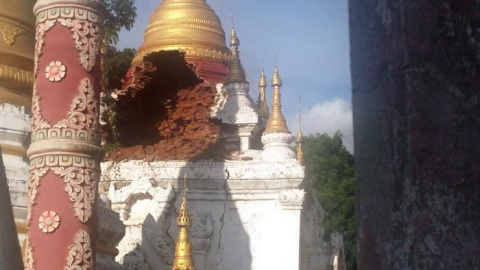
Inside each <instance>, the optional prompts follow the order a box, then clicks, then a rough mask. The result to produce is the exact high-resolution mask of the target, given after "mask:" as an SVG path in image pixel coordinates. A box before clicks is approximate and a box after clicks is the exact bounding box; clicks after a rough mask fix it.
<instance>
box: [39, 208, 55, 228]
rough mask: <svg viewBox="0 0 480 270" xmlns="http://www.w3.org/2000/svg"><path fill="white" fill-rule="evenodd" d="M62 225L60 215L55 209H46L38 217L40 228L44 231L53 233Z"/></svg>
mask: <svg viewBox="0 0 480 270" xmlns="http://www.w3.org/2000/svg"><path fill="white" fill-rule="evenodd" d="M58 226H60V216H58V214H57V213H56V212H54V211H45V212H43V213H42V215H40V217H39V218H38V228H39V229H40V230H42V232H44V233H52V232H54V231H55V230H56V229H58Z"/></svg>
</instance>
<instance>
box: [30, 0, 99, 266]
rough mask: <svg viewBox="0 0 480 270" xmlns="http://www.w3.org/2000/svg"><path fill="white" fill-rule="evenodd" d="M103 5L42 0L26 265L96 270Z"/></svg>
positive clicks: (89, 1)
mask: <svg viewBox="0 0 480 270" xmlns="http://www.w3.org/2000/svg"><path fill="white" fill-rule="evenodd" d="M101 10H102V9H101V4H100V3H99V1H94V0H76V1H75V0H39V1H37V4H36V5H35V8H34V13H35V15H36V17H37V22H36V45H35V80H36V82H35V85H34V89H33V102H32V144H31V146H30V148H29V149H28V152H27V155H28V157H29V158H30V178H29V191H28V199H29V209H28V210H29V211H28V217H27V219H28V224H29V227H30V231H29V236H28V244H27V248H26V251H25V269H36V270H51V269H65V270H69V269H94V268H95V241H96V227H97V195H96V194H97V183H98V178H99V176H100V167H99V162H100V160H101V157H102V155H103V151H102V149H101V147H100V134H99V125H98V117H99V110H98V108H99V93H100V91H101V87H100V76H101V71H100V48H101V40H102V38H101V30H102V25H101V14H100V11H101Z"/></svg>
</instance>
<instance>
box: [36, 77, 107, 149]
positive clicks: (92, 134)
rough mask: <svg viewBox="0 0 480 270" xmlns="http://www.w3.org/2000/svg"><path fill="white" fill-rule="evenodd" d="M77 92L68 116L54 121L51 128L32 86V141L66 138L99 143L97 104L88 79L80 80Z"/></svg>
mask: <svg viewBox="0 0 480 270" xmlns="http://www.w3.org/2000/svg"><path fill="white" fill-rule="evenodd" d="M78 91H79V93H78V94H77V95H76V96H75V97H74V98H73V101H72V104H71V105H70V110H69V111H68V117H67V118H66V119H63V120H61V121H59V122H58V123H56V124H55V125H54V126H53V128H51V126H50V124H48V123H47V122H46V121H45V120H44V119H43V118H42V115H41V111H40V97H39V96H38V94H37V89H36V87H34V93H33V104H32V141H33V142H34V141H37V140H45V139H49V138H68V139H79V140H84V141H89V142H92V143H94V144H100V140H101V137H100V134H99V126H98V120H97V119H98V104H97V101H96V99H95V90H94V89H93V84H92V82H91V81H90V79H88V78H85V79H83V80H81V81H80V86H79V87H78Z"/></svg>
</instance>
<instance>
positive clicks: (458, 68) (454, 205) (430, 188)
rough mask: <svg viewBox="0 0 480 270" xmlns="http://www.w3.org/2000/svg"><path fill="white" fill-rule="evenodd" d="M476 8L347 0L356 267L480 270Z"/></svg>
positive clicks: (447, 1)
mask: <svg viewBox="0 0 480 270" xmlns="http://www.w3.org/2000/svg"><path fill="white" fill-rule="evenodd" d="M479 10H480V3H479V2H478V1H474V0H465V1H454V0H438V1H385V0H368V1H357V0H350V31H351V37H350V38H351V57H352V59H351V61H352V63H351V67H352V86H353V115H354V128H355V167H356V168H355V170H356V178H357V192H356V194H357V198H358V199H357V218H358V219H357V222H358V223H357V224H358V247H359V251H358V255H359V257H358V266H359V269H379V270H381V269H389V270H397V269H425V270H430V269H435V270H439V269H478V266H479V265H480V256H479V254H480V226H479V224H480V211H479V205H480V181H479V179H480V170H479V166H478V160H479V157H480V143H479V141H478V138H479V134H480V120H479V119H480V110H479V100H480V99H479V89H480V77H479V73H480V69H479V67H480V65H479V64H480V63H479V48H480V40H479V30H478V21H479V20H480V12H479Z"/></svg>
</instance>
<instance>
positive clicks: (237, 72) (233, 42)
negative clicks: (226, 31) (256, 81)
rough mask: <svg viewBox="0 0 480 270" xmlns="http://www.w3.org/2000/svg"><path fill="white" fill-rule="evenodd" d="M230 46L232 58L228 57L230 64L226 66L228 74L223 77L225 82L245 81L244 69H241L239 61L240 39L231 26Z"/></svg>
mask: <svg viewBox="0 0 480 270" xmlns="http://www.w3.org/2000/svg"><path fill="white" fill-rule="evenodd" d="M230 46H231V47H232V58H231V59H230V65H229V67H228V75H227V78H225V84H229V83H246V82H247V78H246V76H245V71H244V70H243V67H242V63H241V62H240V52H239V51H238V46H240V40H239V39H238V37H237V34H236V33H235V27H233V26H232V30H231V35H230Z"/></svg>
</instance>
